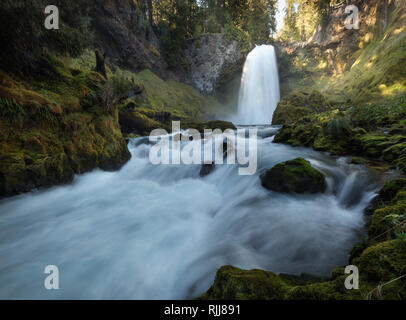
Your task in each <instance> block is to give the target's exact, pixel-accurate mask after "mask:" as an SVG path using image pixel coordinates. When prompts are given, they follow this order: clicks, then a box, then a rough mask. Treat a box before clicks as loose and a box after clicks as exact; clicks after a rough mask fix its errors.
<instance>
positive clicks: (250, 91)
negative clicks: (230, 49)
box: [237, 45, 280, 125]
mask: <svg viewBox="0 0 406 320" xmlns="http://www.w3.org/2000/svg"><path fill="white" fill-rule="evenodd" d="M279 99H280V92H279V77H278V67H277V64H276V55H275V48H274V47H273V46H271V45H262V46H257V47H256V48H255V49H254V50H252V51H251V52H250V53H249V55H248V57H247V60H246V62H245V65H244V70H243V74H242V78H241V88H240V96H239V103H238V120H237V122H238V123H239V124H244V125H247V124H249V125H252V124H271V122H272V115H273V112H274V110H275V108H276V106H277V104H278V102H279Z"/></svg>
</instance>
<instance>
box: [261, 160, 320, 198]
mask: <svg viewBox="0 0 406 320" xmlns="http://www.w3.org/2000/svg"><path fill="white" fill-rule="evenodd" d="M261 182H262V186H263V187H265V188H266V189H269V190H272V191H277V192H284V193H318V192H324V191H325V190H326V182H325V179H324V176H323V174H321V173H320V172H319V171H317V170H316V169H314V168H313V167H312V166H311V164H310V162H309V161H306V160H305V159H303V158H297V159H294V160H290V161H286V162H282V163H279V164H277V165H276V166H274V167H273V168H271V169H269V170H268V171H266V172H265V173H264V174H263V175H261Z"/></svg>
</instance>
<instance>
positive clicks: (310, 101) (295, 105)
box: [272, 91, 331, 125]
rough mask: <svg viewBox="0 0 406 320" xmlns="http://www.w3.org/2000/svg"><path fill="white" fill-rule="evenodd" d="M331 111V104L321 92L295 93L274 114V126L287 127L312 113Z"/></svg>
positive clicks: (282, 101) (285, 99) (283, 101)
mask: <svg viewBox="0 0 406 320" xmlns="http://www.w3.org/2000/svg"><path fill="white" fill-rule="evenodd" d="M330 109H331V105H330V103H329V102H328V100H327V98H326V97H325V96H324V95H322V94H321V93H320V92H318V91H312V92H311V93H310V94H309V93H306V92H301V91H294V92H292V93H290V94H289V95H287V96H286V97H284V98H282V100H281V101H280V102H279V104H278V106H277V108H276V110H275V112H274V114H273V119H272V124H273V125H285V124H290V123H294V122H296V121H298V120H300V119H302V118H303V117H306V116H309V115H310V114H312V113H315V112H324V111H328V110H330Z"/></svg>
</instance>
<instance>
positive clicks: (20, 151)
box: [0, 57, 130, 196]
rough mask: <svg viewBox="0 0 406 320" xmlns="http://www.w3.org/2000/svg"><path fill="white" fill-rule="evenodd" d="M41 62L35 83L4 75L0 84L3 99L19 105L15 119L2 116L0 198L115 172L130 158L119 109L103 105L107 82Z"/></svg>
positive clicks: (59, 62)
mask: <svg viewBox="0 0 406 320" xmlns="http://www.w3.org/2000/svg"><path fill="white" fill-rule="evenodd" d="M44 64H45V65H46V66H47V67H48V69H47V70H44V71H43V72H44V73H43V74H41V75H38V77H37V78H36V80H35V81H33V80H30V79H26V80H24V81H22V80H20V81H19V82H17V81H16V80H13V79H11V78H7V77H6V78H5V81H2V82H1V84H0V96H1V97H2V101H9V102H10V101H12V104H11V106H12V107H16V106H18V107H17V108H14V109H13V110H14V111H13V114H14V115H13V117H15V115H16V114H17V113H16V112H18V118H19V120H18V122H15V121H14V122H10V121H9V120H8V119H9V118H10V115H6V114H4V113H2V114H1V116H0V149H1V150H2V152H1V163H0V176H1V178H2V179H0V196H5V195H13V194H17V193H21V192H26V191H29V190H31V189H33V188H38V187H46V186H51V185H53V184H56V183H65V182H68V181H70V180H71V179H72V178H73V175H74V173H82V172H86V171H89V170H92V169H94V168H95V167H101V168H103V169H106V170H110V169H115V168H118V167H120V166H121V165H122V164H124V163H125V162H126V161H127V160H128V159H129V157H130V153H129V151H128V149H127V146H126V143H125V140H124V138H123V136H122V134H121V131H120V128H119V124H118V113H117V110H116V109H113V110H110V111H108V110H106V108H105V106H104V105H103V104H102V103H101V99H100V96H101V94H102V91H103V88H104V84H105V80H104V79H103V78H102V77H100V76H99V75H98V74H96V73H94V72H91V71H89V72H87V71H83V72H71V70H70V69H69V68H68V67H67V65H66V64H65V63H64V62H63V61H62V60H61V59H59V58H55V57H46V58H44ZM46 77H49V79H47V78H46ZM4 99H6V100H4ZM9 106H10V104H9ZM1 110H5V109H3V108H2V109H1ZM7 112H8V113H10V109H7Z"/></svg>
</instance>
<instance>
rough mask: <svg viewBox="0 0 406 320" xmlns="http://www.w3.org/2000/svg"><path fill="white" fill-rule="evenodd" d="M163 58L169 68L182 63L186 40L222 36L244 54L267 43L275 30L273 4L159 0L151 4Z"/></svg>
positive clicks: (258, 0)
mask: <svg viewBox="0 0 406 320" xmlns="http://www.w3.org/2000/svg"><path fill="white" fill-rule="evenodd" d="M154 12H155V14H154V16H156V19H155V20H154V23H155V24H156V25H157V28H158V32H159V36H160V41H161V47H162V50H163V53H164V57H165V58H166V60H167V61H168V64H169V66H170V67H173V68H174V67H177V66H178V65H179V61H182V59H181V55H182V50H183V49H185V48H186V47H187V41H188V40H189V39H196V38H198V37H200V36H201V35H203V34H205V33H224V34H225V35H226V36H227V38H228V39H229V40H236V41H238V42H239V43H240V44H241V47H242V48H243V49H245V50H248V49H249V48H251V47H252V46H253V45H254V44H262V43H266V42H267V41H268V39H269V36H270V32H271V31H274V30H275V12H276V1H275V0H249V1H246V0H232V1H231V0H228V1H226V0H201V1H197V0H192V1H175V2H173V1H170V0H160V1H157V2H155V3H154Z"/></svg>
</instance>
